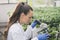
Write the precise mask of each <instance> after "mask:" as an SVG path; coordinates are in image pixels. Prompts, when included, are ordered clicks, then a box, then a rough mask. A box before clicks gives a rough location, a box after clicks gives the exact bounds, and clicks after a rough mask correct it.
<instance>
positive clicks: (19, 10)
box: [4, 2, 33, 38]
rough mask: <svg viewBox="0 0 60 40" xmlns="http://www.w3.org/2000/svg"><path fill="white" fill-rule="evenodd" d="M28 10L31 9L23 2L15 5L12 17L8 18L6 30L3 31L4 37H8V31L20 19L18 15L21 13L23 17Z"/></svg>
mask: <svg viewBox="0 0 60 40" xmlns="http://www.w3.org/2000/svg"><path fill="white" fill-rule="evenodd" d="M29 10H32V11H33V9H32V8H31V7H30V6H29V5H28V4H26V3H24V2H21V3H19V4H18V5H17V7H16V9H15V11H14V13H13V15H12V16H11V17H10V19H9V22H8V25H7V28H6V30H5V31H4V37H5V38H7V35H8V30H9V28H10V26H11V25H12V24H14V23H16V22H17V21H18V20H19V18H20V15H21V13H22V12H23V13H24V14H25V15H27V13H28V12H29Z"/></svg>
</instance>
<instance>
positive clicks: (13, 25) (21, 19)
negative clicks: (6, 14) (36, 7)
mask: <svg viewBox="0 0 60 40" xmlns="http://www.w3.org/2000/svg"><path fill="white" fill-rule="evenodd" d="M32 16H33V9H32V8H31V7H30V6H29V5H28V4H26V3H23V2H22V3H19V4H18V5H17V7H16V9H15V11H14V13H13V15H12V16H11V17H10V19H9V23H8V25H7V30H6V31H5V37H6V38H7V39H6V40H29V39H30V38H32V29H33V28H34V27H35V26H36V24H37V21H36V20H35V21H34V22H33V23H32V24H31V26H29V27H28V28H27V30H26V31H24V30H23V27H22V25H23V24H29V23H30V21H31V19H32ZM47 36H49V35H48V34H42V35H40V34H39V35H38V36H37V37H35V38H32V39H31V40H34V39H35V40H46V39H47V38H48V37H47Z"/></svg>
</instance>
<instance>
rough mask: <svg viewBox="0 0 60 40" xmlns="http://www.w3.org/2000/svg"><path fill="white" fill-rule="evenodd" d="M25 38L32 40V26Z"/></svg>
mask: <svg viewBox="0 0 60 40" xmlns="http://www.w3.org/2000/svg"><path fill="white" fill-rule="evenodd" d="M25 36H26V37H27V39H30V38H32V27H31V26H30V25H28V28H27V30H26V31H25Z"/></svg>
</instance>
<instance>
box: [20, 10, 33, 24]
mask: <svg viewBox="0 0 60 40" xmlns="http://www.w3.org/2000/svg"><path fill="white" fill-rule="evenodd" d="M32 17H33V11H32V10H29V12H28V13H27V15H25V14H24V13H22V15H21V17H20V21H21V22H22V23H23V24H29V23H30V22H31V20H32Z"/></svg>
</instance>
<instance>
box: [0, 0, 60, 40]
mask: <svg viewBox="0 0 60 40" xmlns="http://www.w3.org/2000/svg"><path fill="white" fill-rule="evenodd" d="M18 2H26V3H27V4H29V5H30V6H31V7H32V8H33V9H34V18H33V19H38V20H41V22H44V23H47V24H48V25H49V30H51V31H52V32H55V31H57V32H58V33H56V34H57V35H59V34H60V30H59V29H60V0H0V40H3V32H4V30H5V27H6V25H7V23H8V21H9V17H10V16H11V15H12V13H13V11H14V9H15V7H16V5H17V3H18ZM54 36H55V35H53V36H52V38H51V39H50V40H59V39H60V36H58V37H57V36H56V37H54Z"/></svg>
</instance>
